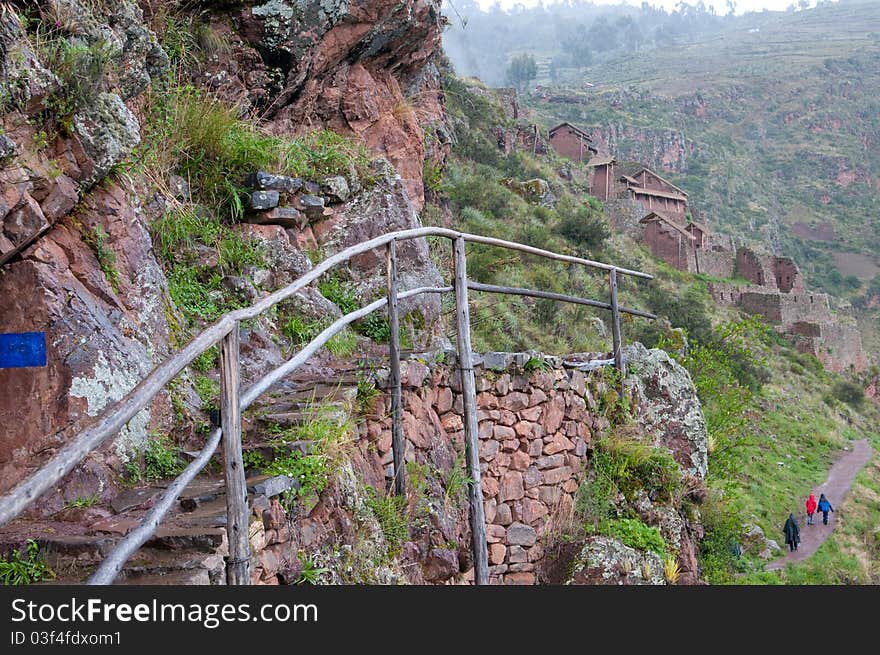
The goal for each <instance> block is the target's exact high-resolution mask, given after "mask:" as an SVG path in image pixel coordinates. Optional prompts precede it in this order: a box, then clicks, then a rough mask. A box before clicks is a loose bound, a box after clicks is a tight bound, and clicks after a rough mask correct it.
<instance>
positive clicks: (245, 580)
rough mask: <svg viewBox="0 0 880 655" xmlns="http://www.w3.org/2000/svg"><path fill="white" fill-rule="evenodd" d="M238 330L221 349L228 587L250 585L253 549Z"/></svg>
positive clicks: (228, 337)
mask: <svg viewBox="0 0 880 655" xmlns="http://www.w3.org/2000/svg"><path fill="white" fill-rule="evenodd" d="M238 333H239V331H238V326H237V325H236V327H235V329H234V330H232V332H230V333H229V334H227V335H226V337H225V338H224V339H223V342H222V343H221V345H220V422H221V426H220V427H221V429H222V430H223V469H224V473H225V475H226V533H227V535H228V537H229V557H228V559H227V562H226V584H230V585H249V584H250V583H251V575H250V557H251V547H250V541H249V539H248V527H249V524H250V522H249V520H248V518H249V515H250V512H249V511H248V498H247V486H246V484H245V479H244V461H243V460H242V455H241V411H240V409H241V408H240V405H239V386H240V382H241V370H240V364H239V336H238Z"/></svg>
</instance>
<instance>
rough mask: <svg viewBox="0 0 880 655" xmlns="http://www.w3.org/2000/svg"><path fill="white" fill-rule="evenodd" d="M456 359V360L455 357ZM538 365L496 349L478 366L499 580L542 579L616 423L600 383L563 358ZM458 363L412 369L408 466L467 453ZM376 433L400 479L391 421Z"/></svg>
mask: <svg viewBox="0 0 880 655" xmlns="http://www.w3.org/2000/svg"><path fill="white" fill-rule="evenodd" d="M446 356H447V357H448V359H449V360H453V359H454V356H453V355H452V353H449V354H447V355H446ZM529 361H530V356H529V355H528V354H525V353H518V354H508V353H487V354H486V355H485V356H482V357H478V360H477V362H476V363H475V379H476V388H477V407H478V414H477V419H478V421H479V439H480V474H481V483H482V488H483V499H484V508H485V513H486V522H487V541H488V549H489V564H490V569H489V572H490V580H491V582H494V583H503V584H534V583H535V581H536V577H535V570H536V562H537V561H538V560H540V559H541V557H542V556H543V547H542V544H541V539H540V537H541V536H542V534H543V532H544V531H545V529H546V528H547V526H548V522H549V521H550V517H551V516H552V515H553V514H554V513H555V512H566V511H567V510H570V509H571V507H572V504H573V501H574V494H575V492H576V491H577V489H578V486H579V482H580V479H581V473H582V469H583V464H584V462H585V460H586V456H587V452H588V450H589V449H590V444H591V442H592V440H593V439H594V438H596V437H597V436H598V435H601V434H602V432H603V431H604V430H606V429H607V428H608V427H609V423H608V421H607V419H605V418H604V417H602V416H601V415H600V414H599V413H598V404H599V402H598V395H597V394H599V393H601V390H600V389H604V388H605V385H604V383H602V384H600V385H599V387H597V386H596V380H593V381H592V382H591V381H590V380H589V379H588V378H587V376H586V375H585V374H584V373H583V372H581V371H579V370H577V369H576V368H573V367H570V366H566V365H565V364H563V361H562V360H560V359H559V358H544V361H549V363H548V364H546V365H545V366H546V368H543V367H541V368H536V369H535V370H531V371H529V370H527V369H528V367H527V366H526V365H527V363H528V362H529ZM531 361H532V362H534V361H541V360H535V359H532V360H531ZM450 363H451V362H444V363H442V364H435V365H433V366H432V367H431V368H429V367H428V366H427V365H426V364H425V363H423V362H421V361H418V360H412V361H409V362H404V363H403V364H402V366H403V371H402V380H403V386H404V389H403V428H404V433H405V435H406V440H407V451H406V460H407V461H419V462H424V461H431V460H432V450H434V449H435V448H436V446H437V444H438V443H441V444H442V443H443V442H451V443H452V444H453V445H454V448H455V450H456V451H457V452H458V453H460V454H461V453H464V443H465V432H464V424H463V422H462V398H461V384H460V378H459V375H458V372H457V371H456V370H455V369H454V368H451V367H450ZM524 367H525V368H524ZM601 377H602V376H601V375H599V376H598V378H599V379H601ZM591 384H592V385H593V386H592V388H591V386H590V385H591ZM386 402H387V401H386ZM386 409H390V407H386ZM383 414H387V412H384V413H383ZM367 432H368V434H369V435H370V438H372V439H373V440H374V441H375V442H376V445H377V448H378V452H379V455H380V457H381V458H382V463H383V464H384V465H386V466H387V467H388V469H387V471H386V475H387V476H389V477H390V475H391V474H392V471H393V469H392V457H393V456H392V451H391V423H390V419H388V418H382V419H379V420H378V421H373V422H372V423H371V424H370V425H369V426H368V430H367ZM468 539H469V537H468Z"/></svg>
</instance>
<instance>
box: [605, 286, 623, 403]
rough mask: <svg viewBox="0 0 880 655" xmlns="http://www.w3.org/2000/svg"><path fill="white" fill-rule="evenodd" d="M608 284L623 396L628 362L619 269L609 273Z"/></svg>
mask: <svg viewBox="0 0 880 655" xmlns="http://www.w3.org/2000/svg"><path fill="white" fill-rule="evenodd" d="M608 285H609V286H610V287H611V335H612V337H613V339H614V367H615V368H616V369H617V371H618V373H620V390H619V393H620V397H621V398H623V378H625V377H626V363H625V362H624V361H623V348H622V345H623V344H622V342H621V338H620V307H618V305H617V271H616V270H614V269H611V271H609V273H608Z"/></svg>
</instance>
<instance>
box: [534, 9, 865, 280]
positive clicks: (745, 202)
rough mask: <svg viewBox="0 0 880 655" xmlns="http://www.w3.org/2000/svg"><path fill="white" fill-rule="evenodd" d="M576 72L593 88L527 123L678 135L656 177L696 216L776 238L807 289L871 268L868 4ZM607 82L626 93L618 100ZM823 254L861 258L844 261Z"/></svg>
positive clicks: (752, 19)
mask: <svg viewBox="0 0 880 655" xmlns="http://www.w3.org/2000/svg"><path fill="white" fill-rule="evenodd" d="M756 29H757V30H758V31H751V30H756ZM586 76H587V78H588V79H590V80H591V81H593V82H596V83H597V87H596V88H595V89H592V90H590V91H588V92H580V94H581V96H582V98H583V101H584V102H583V104H577V105H576V104H544V105H542V106H541V107H540V108H539V117H538V119H539V120H541V121H542V122H545V123H546V124H547V125H549V124H550V123H551V122H555V121H557V120H560V119H565V120H572V121H576V122H578V123H581V124H585V125H608V124H615V125H624V126H626V125H629V126H638V127H644V128H649V129H672V130H676V131H680V132H681V133H682V134H683V135H684V136H685V137H686V138H687V139H689V140H691V141H692V142H693V144H694V150H693V152H692V153H691V154H690V155H689V157H688V169H687V171H682V172H681V173H671V174H670V177H671V178H672V180H673V181H674V182H676V183H678V184H680V185H682V186H684V188H686V189H688V191H689V192H690V193H691V198H692V201H693V202H694V204H695V205H696V206H697V207H698V208H699V209H700V210H701V212H702V213H703V215H704V216H705V217H706V218H707V220H708V221H710V224H712V225H714V226H715V227H717V228H719V229H722V230H724V231H727V232H730V233H732V234H734V235H735V236H737V237H739V238H740V239H742V240H746V241H748V240H751V239H754V238H756V237H757V238H758V239H760V240H762V241H764V242H766V243H770V244H774V245H776V246H778V247H780V248H781V249H782V250H783V251H784V252H785V254H789V255H792V256H794V257H795V258H796V259H797V260H798V261H799V262H801V265H802V266H803V267H804V269H805V272H806V274H807V276H808V281H809V283H810V284H811V285H813V286H817V287H821V288H822V289H823V290H825V291H828V292H830V293H836V294H839V295H842V296H844V297H852V296H858V295H859V294H860V293H863V292H864V288H862V285H861V283H864V282H866V281H867V279H869V278H870V277H872V276H873V275H875V274H877V272H878V271H880V224H878V220H880V218H878V216H880V214H878V211H877V209H878V205H877V186H876V184H877V182H876V180H877V179H878V177H880V154H878V152H880V151H878V149H877V148H876V143H877V141H878V139H880V104H878V101H877V99H876V94H875V89H876V88H877V86H878V84H880V3H878V2H876V0H874V1H872V2H865V3H849V4H844V5H839V4H835V5H831V6H827V7H822V8H819V9H815V10H810V11H803V12H795V13H767V14H754V15H751V16H748V17H743V18H741V19H740V20H739V21H738V22H737V23H736V24H735V26H733V27H731V28H730V29H728V30H727V31H725V32H723V33H722V34H719V35H718V36H716V37H714V38H712V39H710V40H707V41H705V42H702V43H696V44H689V45H683V46H677V47H671V48H664V49H658V50H652V51H649V52H642V53H634V54H632V55H631V56H629V57H626V58H622V59H618V60H615V61H614V62H611V63H608V64H605V65H601V66H596V67H594V68H592V69H588V70H587V73H586ZM571 81H572V82H574V80H571ZM621 90H627V91H628V92H631V94H632V95H630V96H629V97H625V100H624V102H623V103H620V102H618V100H619V95H620V91H621ZM696 100H699V101H701V102H702V103H704V104H705V108H706V112H707V113H706V114H705V115H702V116H698V115H697V114H696V112H695V111H694V105H693V102H694V101H696ZM634 145H635V144H626V142H623V143H622V144H621V146H622V148H621V149H622V150H623V151H624V152H619V153H615V154H617V155H618V157H619V158H626V156H627V153H626V152H625V151H626V150H627V149H632V146H634ZM645 163H649V164H652V165H655V166H659V162H645ZM841 173H843V175H842V176H841ZM849 173H851V174H853V175H854V176H855V180H854V181H851V182H850V180H849V179H848V178H847V175H848V174H849ZM795 223H803V224H805V225H808V226H810V227H816V226H818V225H821V224H823V223H827V224H830V225H832V226H834V229H835V234H836V238H835V239H834V241H833V242H832V243H823V242H820V241H815V240H810V239H807V238H801V237H798V236H796V235H795V234H794V233H793V232H792V226H793V225H794V224H795ZM835 253H838V254H839V253H861V254H862V255H864V256H865V258H864V259H863V260H862V261H861V262H860V263H861V265H860V266H849V265H848V264H849V263H850V262H853V261H854V260H853V258H852V257H840V256H839V255H838V257H837V258H836V259H835V257H834V255H835ZM838 269H840V270H838ZM838 272H839V273H840V275H838ZM848 275H855V276H856V277H857V278H860V280H859V281H856V280H853V279H849V280H847V279H846V277H847V276H848ZM842 278H843V279H842Z"/></svg>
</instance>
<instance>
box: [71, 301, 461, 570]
mask: <svg viewBox="0 0 880 655" xmlns="http://www.w3.org/2000/svg"><path fill="white" fill-rule="evenodd" d="M450 291H452V287H418V288H416V289H410V290H409V291H404V292H402V293H400V294H399V295H398V296H397V297H398V298H401V299H405V298H410V297H412V296H415V295H418V294H421V293H448V292H450ZM387 304H388V299H387V298H380V299H379V300H376V301H375V302H372V303H370V304H369V305H365V306H364V307H362V308H361V309H358V310H355V311H353V312H349V313H348V314H346V315H345V316H342V317H341V318H339V319H337V320H336V321H334V322H333V323H331V324H330V325H328V326H327V327H326V328H325V329H324V330H322V331H321V332H320V334H318V335H317V336H316V337H315V338H314V339H312V341H310V342H309V343H308V345H306V346H305V347H304V348H303V349H302V350H300V351H299V352H298V353H297V354H296V355H294V356H293V357H292V358H290V359H289V360H287V362H285V363H284V364H282V365H281V366H279V367H277V368H275V369H273V370H272V371H270V372H269V373H267V374H266V375H264V376H263V377H262V378H260V379H259V380H257V381H256V382H254V384H252V385H251V386H250V387H248V389H247V391H245V392H243V393H242V394H241V396H240V405H239V411H240V412H244V411H245V410H246V409H247V408H248V407H250V406H251V405H252V404H253V402H254V401H255V400H256V399H257V398H259V397H260V396H261V395H262V394H263V393H264V392H265V390H266V389H268V388H269V387H271V386H272V385H273V384H275V383H276V382H277V381H278V380H280V379H281V378H283V377H284V376H285V375H288V374H290V373H292V372H293V371H294V370H296V369H297V368H299V367H300V366H302V365H303V364H304V363H305V362H306V361H307V360H308V358H309V357H311V356H312V355H313V354H314V353H315V352H317V350H318V349H319V348H320V347H321V346H323V345H324V344H326V343H327V342H328V341H330V339H332V338H333V337H334V336H336V335H337V334H339V332H341V331H342V330H343V329H345V327H346V326H348V325H349V324H350V323H353V322H354V321H356V320H358V319H360V318H363V317H364V316H366V315H367V314H369V313H371V312H374V311H375V310H377V309H381V308H382V307H384V306H385V305H387ZM281 370H283V373H281V374H279V373H278V371H281ZM220 436H221V430H220V428H217V429H215V430H214V431H213V432H212V433H211V435H210V436H209V437H208V441H207V443H206V444H205V445H204V447H203V448H202V450H201V451H199V454H198V455H197V456H196V458H195V459H194V460H193V461H192V462H190V463H189V465H188V466H187V467H186V468H185V469H184V470H183V472H182V473H181V474H180V475H179V476H178V477H177V478H176V479H175V481H174V483H172V484H171V485H170V486H169V487H168V488H167V489H166V490H165V491H163V492H162V494H161V495H160V496H159V498H158V500H157V501H156V503H155V504H154V505H153V507H152V509H150V511H149V512H147V514H146V515H145V516H144V518H143V519H142V521H141V524H140V525H139V526H138V527H137V528H134V529H132V530H131V531H130V532H129V533H128V534H127V535H125V537H124V538H123V539H121V540H120V541H119V542H118V543H117V544H116V545H115V546H114V548H113V550H112V551H111V552H110V554H108V555H107V557H105V558H104V561H103V562H101V565H100V566H99V567H98V568H97V569H96V570H95V572H94V573H93V574H92V575H91V577H89V579H88V584H110V583H111V582H113V580H114V579H115V578H116V576H117V575H118V574H119V572H120V571H121V570H122V567H123V566H125V562H126V561H127V560H128V558H129V557H131V556H132V555H133V554H134V553H135V551H136V550H137V549H138V548H140V547H141V546H143V545H144V543H146V541H147V539H149V538H150V537H151V536H152V535H153V533H154V532H155V531H156V528H157V527H159V523H160V522H161V521H162V519H163V518H164V516H165V514H166V513H167V512H168V510H170V509H171V506H172V505H173V504H174V501H175V500H177V497H178V496H179V495H180V494H181V492H182V491H183V490H184V488H185V487H186V485H187V484H189V483H190V482H191V481H192V479H193V478H194V477H195V476H196V475H198V474H199V472H200V471H201V470H202V469H203V468H204V467H205V466H206V465H207V463H208V461H209V460H210V458H211V456H212V455H213V454H214V452H215V451H216V450H217V446H218V445H220ZM181 481H182V482H181Z"/></svg>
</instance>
